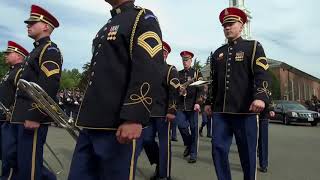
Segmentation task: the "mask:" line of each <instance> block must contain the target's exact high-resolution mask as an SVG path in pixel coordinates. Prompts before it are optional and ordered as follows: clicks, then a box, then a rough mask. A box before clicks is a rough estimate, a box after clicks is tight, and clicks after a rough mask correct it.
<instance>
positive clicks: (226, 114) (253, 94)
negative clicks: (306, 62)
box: [211, 8, 270, 180]
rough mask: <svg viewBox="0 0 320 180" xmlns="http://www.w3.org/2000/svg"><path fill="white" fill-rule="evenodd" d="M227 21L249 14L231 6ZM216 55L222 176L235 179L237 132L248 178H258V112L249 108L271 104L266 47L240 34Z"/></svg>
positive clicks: (216, 154) (216, 140)
mask: <svg viewBox="0 0 320 180" xmlns="http://www.w3.org/2000/svg"><path fill="white" fill-rule="evenodd" d="M220 21H221V23H222V24H223V25H224V24H225V23H234V22H237V21H239V22H241V23H245V22H246V14H245V13H244V12H243V11H242V10H240V9H237V8H227V9H225V10H223V11H222V12H221V14H220ZM211 59H212V63H211V64H212V66H213V67H212V71H213V77H212V80H213V81H212V83H213V84H212V86H213V87H212V101H211V102H212V104H213V108H212V109H213V119H214V121H213V140H212V157H213V162H214V165H215V170H216V174H217V177H218V179H219V180H231V173H230V166H229V160H228V154H229V150H230V145H231V143H232V137H233V134H234V135H235V138H236V142H237V146H238V150H239V156H240V161H241V166H242V169H243V173H244V179H245V180H253V179H255V178H256V152H257V140H258V125H259V124H258V115H257V114H256V113H253V112H251V111H249V109H250V105H251V103H252V102H253V101H254V100H262V101H264V102H265V104H266V105H267V104H268V103H269V98H270V91H269V89H268V88H269V85H270V77H269V74H268V67H269V65H268V63H267V58H266V56H265V53H264V50H263V48H262V46H261V44H260V43H258V42H257V41H249V40H244V39H242V38H241V37H239V38H238V39H236V40H233V41H229V42H228V43H227V44H225V45H223V46H222V47H220V48H218V49H217V50H216V51H215V52H214V54H213V55H212V57H211Z"/></svg>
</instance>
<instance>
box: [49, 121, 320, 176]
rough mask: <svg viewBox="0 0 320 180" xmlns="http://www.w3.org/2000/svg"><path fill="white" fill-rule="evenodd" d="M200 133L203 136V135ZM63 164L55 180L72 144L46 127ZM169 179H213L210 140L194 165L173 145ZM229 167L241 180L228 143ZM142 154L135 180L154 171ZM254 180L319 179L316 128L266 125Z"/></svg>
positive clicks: (62, 133)
mask: <svg viewBox="0 0 320 180" xmlns="http://www.w3.org/2000/svg"><path fill="white" fill-rule="evenodd" d="M204 134H206V133H205V132H204ZM47 142H48V143H49V144H50V145H51V146H52V148H53V149H54V151H55V152H56V154H57V156H58V157H59V158H60V159H61V161H62V162H63V164H64V170H63V171H62V172H61V173H60V174H59V175H58V179H62V180H64V179H67V174H68V170H69V166H70V161H71V157H72V152H73V149H74V145H75V142H73V140H72V138H71V137H70V136H69V135H68V134H67V133H66V132H65V131H64V130H62V129H60V128H50V130H49V134H48V141H47ZM172 146H173V147H172V149H173V159H172V163H173V165H172V178H173V179H174V180H216V179H217V178H216V175H215V172H214V166H213V162H212V158H211V139H209V138H207V137H201V138H200V146H199V157H198V161H197V163H196V164H188V163H187V160H186V159H184V158H183V157H182V152H183V150H184V147H183V145H182V140H181V139H179V141H178V142H173V145H172ZM45 159H46V160H47V161H48V162H50V166H51V167H52V169H54V170H55V171H57V170H58V169H59V166H58V163H57V162H56V161H55V160H53V157H52V155H51V154H50V153H48V151H47V150H46V151H45ZM229 159H230V165H231V170H232V177H233V179H236V180H238V179H242V177H243V174H242V169H241V166H240V161H239V158H238V152H237V147H236V145H235V143H233V144H232V147H231V151H230V156H229ZM154 168H155V167H151V166H150V165H149V162H148V160H147V158H146V156H145V154H144V153H142V154H141V156H140V158H139V162H138V169H137V172H136V179H137V180H147V179H148V178H149V177H150V176H151V175H152V174H153V172H154ZM257 179H258V180H319V179H320V126H319V125H318V126H317V127H311V126H310V125H304V124H299V125H290V126H284V125H282V124H274V123H272V124H270V127H269V168H268V173H260V172H258V173H257Z"/></svg>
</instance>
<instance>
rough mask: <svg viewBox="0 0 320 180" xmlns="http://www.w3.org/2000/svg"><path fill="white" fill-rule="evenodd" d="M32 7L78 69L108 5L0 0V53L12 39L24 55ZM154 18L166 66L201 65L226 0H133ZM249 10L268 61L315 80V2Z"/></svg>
mask: <svg viewBox="0 0 320 180" xmlns="http://www.w3.org/2000/svg"><path fill="white" fill-rule="evenodd" d="M32 4H37V5H40V6H42V7H44V8H45V9H47V10H49V11H50V12H52V14H54V15H55V16H56V17H57V19H58V20H59V21H60V25H61V26H60V27H59V28H58V29H56V30H55V32H54V34H53V35H52V40H53V41H54V42H55V43H57V44H58V46H59V47H60V49H61V50H62V52H63V56H64V67H63V68H67V69H72V68H78V69H81V67H82V65H83V64H84V63H86V62H88V61H89V60H90V59H91V42H92V39H93V38H94V36H95V35H96V33H97V31H98V30H99V29H100V28H101V27H102V26H103V25H104V24H105V23H106V22H107V21H108V19H109V18H110V9H111V7H110V6H109V5H108V4H107V3H106V2H105V1H104V0H75V1H71V0H68V1H67V0H28V1H25V0H1V4H0V12H1V16H0V50H5V48H6V45H7V41H8V40H13V41H16V42H18V43H20V44H22V45H23V46H25V47H26V48H27V49H28V50H29V51H31V50H32V48H33V45H32V42H33V40H32V39H30V38H28V37H27V33H26V26H25V24H24V23H23V21H24V20H25V19H27V18H28V17H29V13H30V6H31V5H32ZM136 5H139V6H141V7H144V8H148V9H150V10H152V11H153V12H154V13H155V14H156V16H157V17H158V19H159V22H160V25H161V29H162V33H163V38H164V40H166V41H167V42H168V43H169V44H170V45H171V47H172V50H173V51H172V53H171V54H170V56H169V60H168V62H169V63H170V64H174V65H176V66H177V68H178V69H181V68H182V64H181V58H180V56H179V53H180V52H181V51H182V50H189V51H192V52H194V54H195V56H196V57H197V58H198V60H201V62H203V63H204V62H205V60H206V58H207V57H208V56H209V54H210V52H211V51H214V50H216V49H217V48H218V47H219V46H221V44H222V43H223V42H224V35H223V31H222V27H221V25H220V22H219V20H218V15H219V13H220V11H221V10H222V9H224V8H225V7H227V6H229V1H228V0H148V1H147V0H136ZM245 6H246V7H247V8H248V9H249V10H250V11H251V15H252V17H253V19H252V22H251V31H252V37H253V38H254V39H256V40H258V41H260V42H261V44H262V45H263V46H264V49H265V52H266V55H267V56H268V57H269V58H272V59H276V60H280V61H284V62H286V63H287V64H289V65H292V66H294V67H296V68H298V69H300V70H303V71H305V72H307V73H309V74H311V75H313V76H316V77H318V78H320V38H319V33H320V20H319V16H320V15H319V13H317V10H318V8H319V7H320V1H315V0H304V1H301V0H268V1H260V0H247V1H245Z"/></svg>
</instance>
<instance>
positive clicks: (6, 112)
mask: <svg viewBox="0 0 320 180" xmlns="http://www.w3.org/2000/svg"><path fill="white" fill-rule="evenodd" d="M0 110H2V112H3V113H4V114H5V115H6V119H10V117H11V111H10V109H8V108H7V107H6V106H5V105H4V104H2V102H0Z"/></svg>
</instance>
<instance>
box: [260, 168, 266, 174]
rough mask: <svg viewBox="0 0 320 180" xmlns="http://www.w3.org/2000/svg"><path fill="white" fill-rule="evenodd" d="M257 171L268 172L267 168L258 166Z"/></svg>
mask: <svg viewBox="0 0 320 180" xmlns="http://www.w3.org/2000/svg"><path fill="white" fill-rule="evenodd" d="M259 171H260V172H262V173H267V172H268V168H260V169H259Z"/></svg>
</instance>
